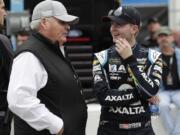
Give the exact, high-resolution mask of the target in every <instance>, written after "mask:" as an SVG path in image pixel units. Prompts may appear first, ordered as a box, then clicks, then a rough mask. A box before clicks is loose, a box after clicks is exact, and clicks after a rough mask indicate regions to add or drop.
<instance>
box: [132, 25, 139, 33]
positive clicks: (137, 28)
mask: <svg viewBox="0 0 180 135" xmlns="http://www.w3.org/2000/svg"><path fill="white" fill-rule="evenodd" d="M132 31H133V33H134V34H136V33H138V32H139V27H138V26H137V25H132Z"/></svg>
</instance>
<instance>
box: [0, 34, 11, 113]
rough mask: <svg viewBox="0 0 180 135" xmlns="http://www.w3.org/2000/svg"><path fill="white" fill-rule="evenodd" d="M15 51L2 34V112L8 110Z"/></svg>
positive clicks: (0, 88) (0, 71) (0, 58)
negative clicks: (8, 93)
mask: <svg viewBox="0 0 180 135" xmlns="http://www.w3.org/2000/svg"><path fill="white" fill-rule="evenodd" d="M12 58H13V51H12V46H11V43H10V40H9V39H8V38H7V37H6V36H4V35H2V34H0V111H2V110H3V111H4V110H7V99H6V95H7V88H8V83H9V73H10V67H11V62H12Z"/></svg>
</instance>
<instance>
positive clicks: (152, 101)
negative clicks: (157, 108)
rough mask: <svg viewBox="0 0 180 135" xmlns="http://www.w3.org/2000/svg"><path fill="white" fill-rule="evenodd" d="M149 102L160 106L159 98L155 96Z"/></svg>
mask: <svg viewBox="0 0 180 135" xmlns="http://www.w3.org/2000/svg"><path fill="white" fill-rule="evenodd" d="M148 101H149V102H150V103H152V104H159V97H158V96H153V97H152V98H149V99H148Z"/></svg>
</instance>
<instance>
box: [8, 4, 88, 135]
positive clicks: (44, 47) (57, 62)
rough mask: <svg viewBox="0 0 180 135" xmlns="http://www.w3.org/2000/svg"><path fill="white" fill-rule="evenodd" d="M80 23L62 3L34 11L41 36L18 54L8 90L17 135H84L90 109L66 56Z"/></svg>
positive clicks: (35, 27)
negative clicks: (72, 26) (72, 30)
mask: <svg viewBox="0 0 180 135" xmlns="http://www.w3.org/2000/svg"><path fill="white" fill-rule="evenodd" d="M77 21H78V17H76V16H73V15H69V14H68V13H67V11H66V8H65V7H64V6H63V4H62V3H60V2H58V1H53V0H45V1H42V2H40V3H39V4H38V5H37V6H36V7H35V8H34V10H33V14H32V22H31V28H32V29H33V30H35V31H36V32H34V33H33V34H32V36H31V37H29V39H28V41H27V42H25V44H24V45H22V46H21V47H20V48H19V49H18V51H17V52H16V54H15V59H14V62H13V65H12V71H11V76H10V83H9V88H8V90H9V91H8V103H9V108H10V109H11V110H12V112H14V114H15V115H16V116H15V117H14V123H15V134H16V135H50V134H57V135H62V134H63V135H85V125H86V119H87V107H86V104H85V102H84V98H83V96H82V88H81V84H80V82H79V80H78V78H77V75H76V73H75V71H74V70H73V67H72V66H71V64H70V63H69V61H68V60H67V58H66V57H65V53H64V50H63V44H64V43H65V42H66V40H67V34H68V32H69V29H70V26H69V24H71V23H76V22H77Z"/></svg>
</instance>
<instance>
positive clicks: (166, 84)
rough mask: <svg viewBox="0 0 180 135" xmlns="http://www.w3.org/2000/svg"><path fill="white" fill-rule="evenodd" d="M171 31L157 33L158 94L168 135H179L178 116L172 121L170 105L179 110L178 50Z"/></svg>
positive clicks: (179, 61) (179, 76)
mask: <svg viewBox="0 0 180 135" xmlns="http://www.w3.org/2000/svg"><path fill="white" fill-rule="evenodd" d="M172 34H173V33H172V31H171V30H170V28H169V27H166V26H164V27H161V29H160V30H159V31H158V33H157V41H158V44H159V47H160V50H161V52H162V59H163V64H164V66H163V72H162V86H161V91H160V93H159V98H160V103H159V106H160V116H161V118H162V120H163V124H164V126H165V128H166V130H167V132H168V135H179V134H180V116H179V115H177V117H176V120H175V121H174V119H173V117H172V115H171V112H170V104H171V103H173V104H175V105H176V107H177V109H178V110H180V49H179V48H177V47H176V46H175V44H174V38H173V35H172Z"/></svg>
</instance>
